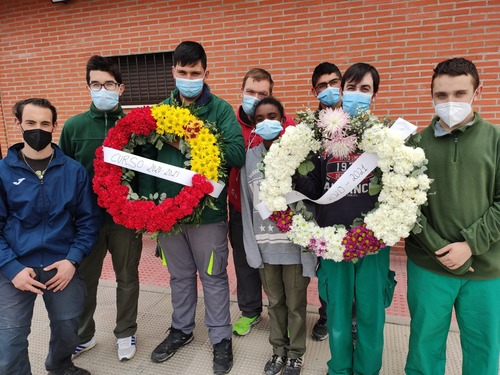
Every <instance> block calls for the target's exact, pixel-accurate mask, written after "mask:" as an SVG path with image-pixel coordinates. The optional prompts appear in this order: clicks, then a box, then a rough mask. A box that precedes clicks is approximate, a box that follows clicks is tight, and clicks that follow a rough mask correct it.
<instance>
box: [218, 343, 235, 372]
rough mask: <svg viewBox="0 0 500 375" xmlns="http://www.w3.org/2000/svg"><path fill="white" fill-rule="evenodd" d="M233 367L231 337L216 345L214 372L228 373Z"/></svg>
mask: <svg viewBox="0 0 500 375" xmlns="http://www.w3.org/2000/svg"><path fill="white" fill-rule="evenodd" d="M232 367H233V345H232V341H231V340H230V339H223V340H222V341H221V342H219V343H218V344H215V345H214V374H216V375H222V374H227V373H228V372H229V371H231V368H232Z"/></svg>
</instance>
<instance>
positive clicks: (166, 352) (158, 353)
mask: <svg viewBox="0 0 500 375" xmlns="http://www.w3.org/2000/svg"><path fill="white" fill-rule="evenodd" d="M168 331H170V332H169V334H168V336H167V338H166V339H165V340H163V341H162V343H161V344H160V345H158V346H157V347H156V349H155V350H153V353H151V360H152V361H153V362H156V363H160V362H165V361H166V360H167V359H169V358H170V357H172V356H173V355H174V354H175V352H176V351H177V350H179V349H180V348H181V347H183V346H184V345H187V344H189V343H190V342H191V341H193V337H194V336H193V333H192V332H191V333H190V334H185V333H184V332H182V331H181V330H180V329H175V328H172V327H170V328H169V329H168ZM168 331H167V332H168Z"/></svg>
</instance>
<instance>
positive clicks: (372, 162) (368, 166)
mask: <svg viewBox="0 0 500 375" xmlns="http://www.w3.org/2000/svg"><path fill="white" fill-rule="evenodd" d="M416 130H417V127H416V126H415V125H413V124H412V123H410V122H408V121H406V120H404V119H402V118H401V117H400V118H398V119H397V120H396V121H395V122H394V124H393V125H392V126H391V127H390V128H389V131H390V132H398V133H400V134H401V136H402V137H403V139H406V138H407V137H409V136H410V134H413V133H415V132H416ZM378 159H379V157H378V156H377V155H376V154H371V153H368V152H365V153H363V154H362V155H361V156H360V157H359V158H358V159H356V161H355V162H354V163H353V164H351V166H350V167H349V168H348V169H347V171H345V172H344V173H343V174H342V176H340V178H339V179H338V180H337V181H336V182H335V184H333V186H331V187H330V189H328V191H327V192H326V193H325V194H323V196H322V197H321V198H319V199H317V200H313V199H310V198H308V197H307V196H305V195H304V194H302V193H299V192H298V191H295V190H292V191H291V192H289V193H287V194H286V195H285V199H286V203H287V204H290V203H295V202H298V201H302V200H305V199H307V200H309V201H311V202H314V203H316V204H322V205H324V204H330V203H333V202H336V201H338V200H340V199H342V198H344V197H345V196H346V195H347V194H349V193H350V192H351V191H352V190H353V189H354V188H355V187H356V186H358V185H359V183H360V182H361V181H363V179H364V178H365V177H366V176H367V175H368V174H369V173H371V171H373V170H374V169H375V168H376V167H377V163H378ZM256 208H257V211H259V214H260V216H261V217H262V218H263V219H267V218H268V217H269V216H271V214H272V212H271V211H269V210H268V209H267V207H266V206H265V204H264V202H260V203H258V204H257V205H256Z"/></svg>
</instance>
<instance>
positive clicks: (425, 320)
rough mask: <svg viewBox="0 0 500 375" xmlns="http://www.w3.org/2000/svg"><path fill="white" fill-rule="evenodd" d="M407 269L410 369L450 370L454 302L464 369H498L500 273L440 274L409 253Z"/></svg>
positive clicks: (426, 374)
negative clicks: (483, 276) (474, 276)
mask: <svg viewBox="0 0 500 375" xmlns="http://www.w3.org/2000/svg"><path fill="white" fill-rule="evenodd" d="M407 269H408V306H409V308H410V315H411V333H410V347H409V351H408V357H407V359H406V367H405V372H406V374H408V375H417V374H418V375H443V374H444V373H445V368H446V339H447V337H448V332H449V329H450V323H451V316H452V310H453V308H455V314H456V317H457V323H458V326H459V328H460V342H461V346H462V355H463V359H462V375H478V374H481V375H498V360H499V355H500V352H499V350H500V278H497V279H492V280H467V279H463V278H456V277H448V276H443V275H438V274H436V273H433V272H430V271H428V270H426V269H424V268H422V267H419V266H417V265H416V264H415V263H413V262H412V261H411V260H409V259H408V262H407Z"/></svg>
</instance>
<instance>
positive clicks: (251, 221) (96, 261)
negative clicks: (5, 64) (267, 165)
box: [0, 41, 500, 375]
mask: <svg viewBox="0 0 500 375" xmlns="http://www.w3.org/2000/svg"><path fill="white" fill-rule="evenodd" d="M172 74H173V77H174V79H175V82H176V89H175V90H174V91H173V92H172V93H171V95H170V97H169V98H168V99H166V100H165V101H164V103H165V104H178V105H181V106H186V107H190V108H196V115H197V116H198V117H199V118H201V119H202V120H206V121H210V122H213V123H214V124H215V126H216V127H217V129H218V130H219V131H220V133H221V134H222V142H223V143H224V153H225V163H226V164H225V165H224V166H222V168H224V169H225V170H226V171H227V172H228V175H229V177H228V181H227V182H228V183H227V188H224V190H223V191H222V193H221V194H220V195H219V197H218V198H217V199H214V201H213V205H206V206H204V208H203V211H202V213H201V223H197V224H196V225H195V224H194V223H192V224H190V223H186V224H182V226H181V230H180V231H179V232H176V233H171V234H167V233H164V234H160V235H159V237H158V242H159V249H160V251H161V253H162V257H163V258H164V259H165V260H166V264H167V267H168V270H169V274H170V286H171V303H172V307H173V313H172V317H171V322H170V327H169V329H168V334H167V337H166V338H165V339H164V340H163V341H162V342H161V343H160V344H159V345H158V346H157V347H156V348H155V349H154V350H153V352H152V354H151V359H152V361H153V362H164V361H167V360H168V359H169V358H171V357H172V356H173V355H174V354H175V353H176V352H177V351H178V350H179V349H181V348H182V347H183V346H185V345H187V344H189V343H190V342H192V341H193V339H194V337H193V330H194V326H195V313H196V303H197V275H199V277H200V280H201V283H202V287H203V293H204V302H205V325H206V326H207V328H208V336H209V339H210V342H211V343H212V345H213V372H214V374H226V373H229V372H230V371H231V368H232V366H233V350H232V335H233V334H235V335H239V336H245V335H247V334H248V333H250V331H251V329H252V327H253V326H254V325H256V324H258V323H259V321H260V320H261V313H262V288H263V289H264V291H265V293H266V295H267V298H268V301H269V305H268V315H269V321H270V332H269V342H270V344H271V346H272V353H271V355H270V357H269V360H268V361H267V362H266V363H265V364H263V372H264V373H265V374H266V375H274V374H283V375H296V374H300V373H301V370H302V366H303V363H304V354H305V352H306V332H307V330H306V324H305V322H306V306H307V287H308V285H309V282H310V278H311V277H314V276H317V277H318V288H319V295H320V299H321V308H320V310H319V319H318V321H317V322H316V324H315V325H314V327H313V329H312V337H313V339H316V340H325V339H327V338H328V339H329V345H330V352H331V359H330V360H329V361H328V363H327V366H328V374H329V375H333V374H339V375H340V374H364V375H371V374H378V373H379V371H380V369H381V367H382V353H383V345H384V338H383V332H384V324H385V308H386V307H387V306H389V305H390V303H391V299H392V293H393V291H394V286H395V281H394V273H393V272H392V271H391V270H390V268H389V252H390V249H389V248H388V247H386V248H383V249H381V250H380V251H379V252H378V253H377V254H376V255H370V256H367V257H365V258H362V259H360V260H359V261H358V262H356V263H352V262H334V261H333V260H327V259H322V258H319V259H317V258H316V256H315V255H314V254H313V253H311V252H307V251H304V249H302V248H301V247H299V246H298V245H295V244H293V243H292V242H291V241H290V240H289V239H288V238H287V236H286V234H284V233H280V232H279V231H278V230H277V229H276V227H275V224H274V223H273V222H272V221H271V220H269V219H263V218H262V217H261V216H260V215H259V214H258V212H257V209H256V206H257V204H258V203H260V199H259V186H260V183H261V181H262V180H263V178H264V176H263V174H262V171H261V169H260V165H261V163H262V160H263V154H264V152H265V151H266V150H268V149H269V148H270V147H271V145H272V143H273V142H274V141H276V140H279V138H280V136H281V135H282V134H283V133H284V132H285V130H286V128H287V127H288V126H294V125H295V122H294V120H293V119H292V118H291V117H290V116H288V115H286V114H285V110H284V106H283V104H282V103H281V102H280V100H278V99H277V98H275V97H273V96H272V90H273V85H274V82H273V80H272V78H271V75H270V74H269V73H268V72H267V71H266V70H264V69H260V68H255V69H251V70H250V71H248V73H247V74H246V75H245V77H244V78H243V83H242V87H241V90H242V104H241V106H239V107H238V109H237V110H236V113H235V112H234V111H233V109H232V107H231V106H230V105H229V104H228V103H227V102H226V101H224V100H222V99H221V98H219V97H218V96H216V95H215V94H213V93H211V91H210V88H209V86H208V84H207V83H206V80H207V78H208V75H209V71H208V69H207V57H206V53H205V50H204V49H203V47H202V46H201V45H200V44H199V43H196V42H189V41H186V42H182V43H180V44H179V45H178V46H177V48H176V49H175V51H174V55H173V67H172ZM86 82H87V85H88V89H89V93H90V96H91V99H92V103H91V106H90V110H89V111H86V112H84V113H82V114H79V115H76V116H74V117H72V118H70V119H68V120H67V121H66V122H65V124H64V127H63V129H62V132H61V136H60V139H59V146H57V145H56V144H54V143H52V133H53V131H54V129H55V127H56V126H57V112H56V109H55V108H54V106H53V105H52V104H50V102H49V101H47V100H46V99H39V98H31V99H26V100H21V101H19V102H18V103H16V105H15V106H14V108H13V113H14V116H15V123H16V126H17V127H18V128H19V131H20V132H21V133H22V136H23V142H21V143H17V144H15V145H13V146H11V147H10V148H9V150H8V153H7V155H6V157H5V158H4V159H2V160H1V161H0V300H1V301H3V302H2V303H1V304H0V374H2V375H3V374H9V375H10V374H22V375H24V374H30V373H31V369H30V363H29V360H28V349H27V348H28V339H27V338H28V335H29V333H30V326H31V318H32V314H33V306H34V302H35V300H36V297H37V295H39V294H40V295H42V296H43V299H44V303H45V306H46V308H47V311H48V315H49V319H50V327H51V339H50V343H49V352H48V356H47V359H46V362H45V367H46V369H47V371H48V372H49V374H57V375H59V374H61V375H70V374H73V375H75V374H80V375H85V374H89V372H88V371H87V370H84V369H81V368H79V367H77V366H75V365H74V364H73V361H72V359H73V358H74V357H75V356H77V355H80V354H81V353H83V352H85V351H88V350H90V349H92V348H93V347H94V346H95V345H96V339H95V332H96V324H95V322H94V319H93V316H94V312H95V309H96V295H97V286H98V281H99V277H100V274H101V271H102V265H103V260H104V258H105V256H106V254H107V252H108V251H109V253H110V254H111V259H112V263H113V268H114V271H115V274H116V281H117V290H116V293H117V295H116V307H117V316H116V328H115V330H114V334H115V336H116V338H117V354H118V358H119V360H128V359H131V358H132V357H133V356H134V355H135V352H136V331H137V310H138V297H139V276H138V266H139V261H140V257H141V251H142V238H141V236H140V235H137V234H136V233H135V231H133V230H131V229H127V228H125V227H123V226H122V225H119V224H117V223H115V222H114V221H113V218H112V217H111V216H110V215H109V214H108V213H106V212H105V211H104V210H103V209H100V208H99V207H98V205H97V199H96V196H95V194H94V193H93V191H92V186H91V181H92V177H93V173H94V171H93V161H94V158H95V150H96V148H98V147H99V146H101V145H102V143H103V141H104V139H105V137H106V136H107V132H108V130H109V129H110V128H112V127H113V126H114V125H115V123H116V121H117V120H118V119H120V118H122V117H123V116H125V114H124V112H123V110H122V108H121V106H120V104H119V97H120V95H121V94H122V93H123V91H124V89H125V87H124V85H123V81H122V77H121V74H120V72H119V71H118V70H117V68H116V67H115V66H114V65H113V64H112V63H111V62H110V61H109V60H108V59H107V58H105V57H101V56H92V57H91V58H90V60H89V61H88V63H87V72H86ZM379 84H380V76H379V73H378V71H377V70H376V69H375V68H374V67H373V66H372V65H370V64H366V63H356V64H353V65H352V66H350V67H349V68H348V69H347V70H346V71H345V72H344V74H342V73H341V71H340V69H339V68H338V67H337V66H336V65H335V64H332V63H329V62H324V63H321V64H319V65H318V66H317V67H316V68H315V69H314V72H313V74H312V88H311V92H312V94H313V95H314V96H315V97H317V99H318V110H317V112H318V113H319V112H320V111H321V110H324V109H326V108H343V109H344V110H345V111H346V112H347V113H349V114H350V115H352V116H354V115H356V114H357V113H359V111H360V110H366V109H369V108H370V105H371V103H372V102H373V101H374V100H375V98H376V96H377V93H378V89H379ZM481 91H482V85H481V82H480V80H479V75H478V72H477V69H476V67H475V65H474V64H473V63H472V62H471V61H468V60H466V59H463V58H453V59H449V60H445V61H443V62H441V63H439V64H438V65H437V66H436V67H435V69H434V74H433V76H432V80H431V98H432V101H433V104H434V107H435V111H436V116H435V117H434V118H433V119H432V122H431V124H430V125H429V126H428V127H427V128H425V129H424V130H423V131H422V132H420V133H419V134H418V136H417V137H415V142H417V143H418V145H419V146H420V147H422V148H423V149H424V151H425V153H426V157H427V159H428V164H427V173H428V175H429V177H430V178H431V179H433V183H432V189H431V191H432V192H433V193H432V194H430V195H429V197H428V205H426V206H424V207H422V209H421V210H422V217H421V230H420V232H419V233H415V234H411V235H410V237H409V238H408V239H407V240H406V253H407V255H408V305H409V308H410V314H411V334H410V342H409V352H408V356H407V361H406V367H405V369H404V371H405V373H406V374H408V375H417V374H425V375H439V374H444V371H445V362H446V353H445V350H446V339H447V334H448V330H449V326H450V322H451V315H452V311H453V309H454V310H455V312H456V316H457V322H458V325H459V327H460V331H461V343H462V352H463V367H462V373H463V374H482V375H497V374H498V360H499V348H500V318H499V317H500V128H499V127H497V126H495V125H492V124H490V123H489V122H487V121H486V120H484V119H482V118H481V117H480V115H479V114H478V113H477V112H474V111H473V108H472V105H473V103H474V101H476V100H478V99H479V97H480V94H481ZM138 152H141V154H142V155H143V156H147V157H148V158H151V159H154V160H156V161H159V162H166V163H168V164H171V165H174V166H178V167H183V166H184V162H185V160H186V157H185V155H184V154H183V152H182V150H180V149H179V143H178V142H170V143H168V144H165V145H164V147H163V148H162V149H161V150H157V149H155V148H148V147H145V148H144V149H141V150H139V151H138ZM359 156H360V153H359V152H357V151H356V152H354V153H352V154H350V155H348V156H347V157H344V158H339V157H333V156H331V155H318V157H317V158H315V159H314V169H313V171H312V172H310V173H309V174H308V175H307V176H302V177H297V178H295V179H294V183H295V187H296V189H297V190H299V191H301V192H303V193H304V194H305V195H307V196H308V197H310V198H313V199H315V198H317V197H318V196H321V195H322V194H323V193H324V191H326V190H328V187H329V186H331V185H332V184H334V183H335V181H336V180H338V178H340V176H341V175H342V173H344V172H345V171H346V170H347V169H348V168H349V166H350V165H351V164H352V163H353V162H354V161H355V160H356V159H357V158H358V157H359ZM68 176H71V178H68ZM370 177H371V176H368V177H367V178H366V179H365V180H364V181H362V182H361V184H362V185H363V186H362V188H360V189H355V190H353V191H352V192H351V193H349V194H348V195H347V196H346V197H344V198H343V199H341V200H339V201H337V202H335V203H331V204H329V205H316V204H313V205H312V206H311V208H312V209H313V210H312V211H313V212H314V219H315V220H316V222H317V223H318V225H319V226H332V225H340V224H342V225H345V226H346V227H349V226H350V225H351V224H352V221H353V219H354V218H356V217H359V216H361V215H362V214H364V213H367V212H368V211H370V210H371V209H372V208H373V207H374V206H375V204H376V201H377V197H376V196H371V195H369V194H368V188H367V186H368V185H369V183H370ZM365 187H366V188H365ZM132 188H133V189H137V190H140V191H141V195H143V196H149V194H152V193H160V194H161V193H165V194H166V195H167V196H170V197H172V196H175V195H177V194H178V193H179V191H180V189H181V186H180V185H178V184H175V183H173V182H170V181H166V180H161V179H158V178H155V177H151V176H142V175H138V176H137V178H136V180H135V181H133V183H132ZM228 218H229V219H228ZM228 234H229V236H228ZM228 238H229V241H230V243H231V247H232V249H233V258H234V263H235V270H236V277H237V298H238V306H239V308H240V310H241V317H240V318H239V319H238V320H237V321H236V322H235V323H234V324H231V316H230V309H229V305H230V299H229V298H230V293H229V283H228V275H227V271H226V267H227V259H228V254H229V250H228V249H229V246H228ZM353 326H354V327H356V329H353Z"/></svg>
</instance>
